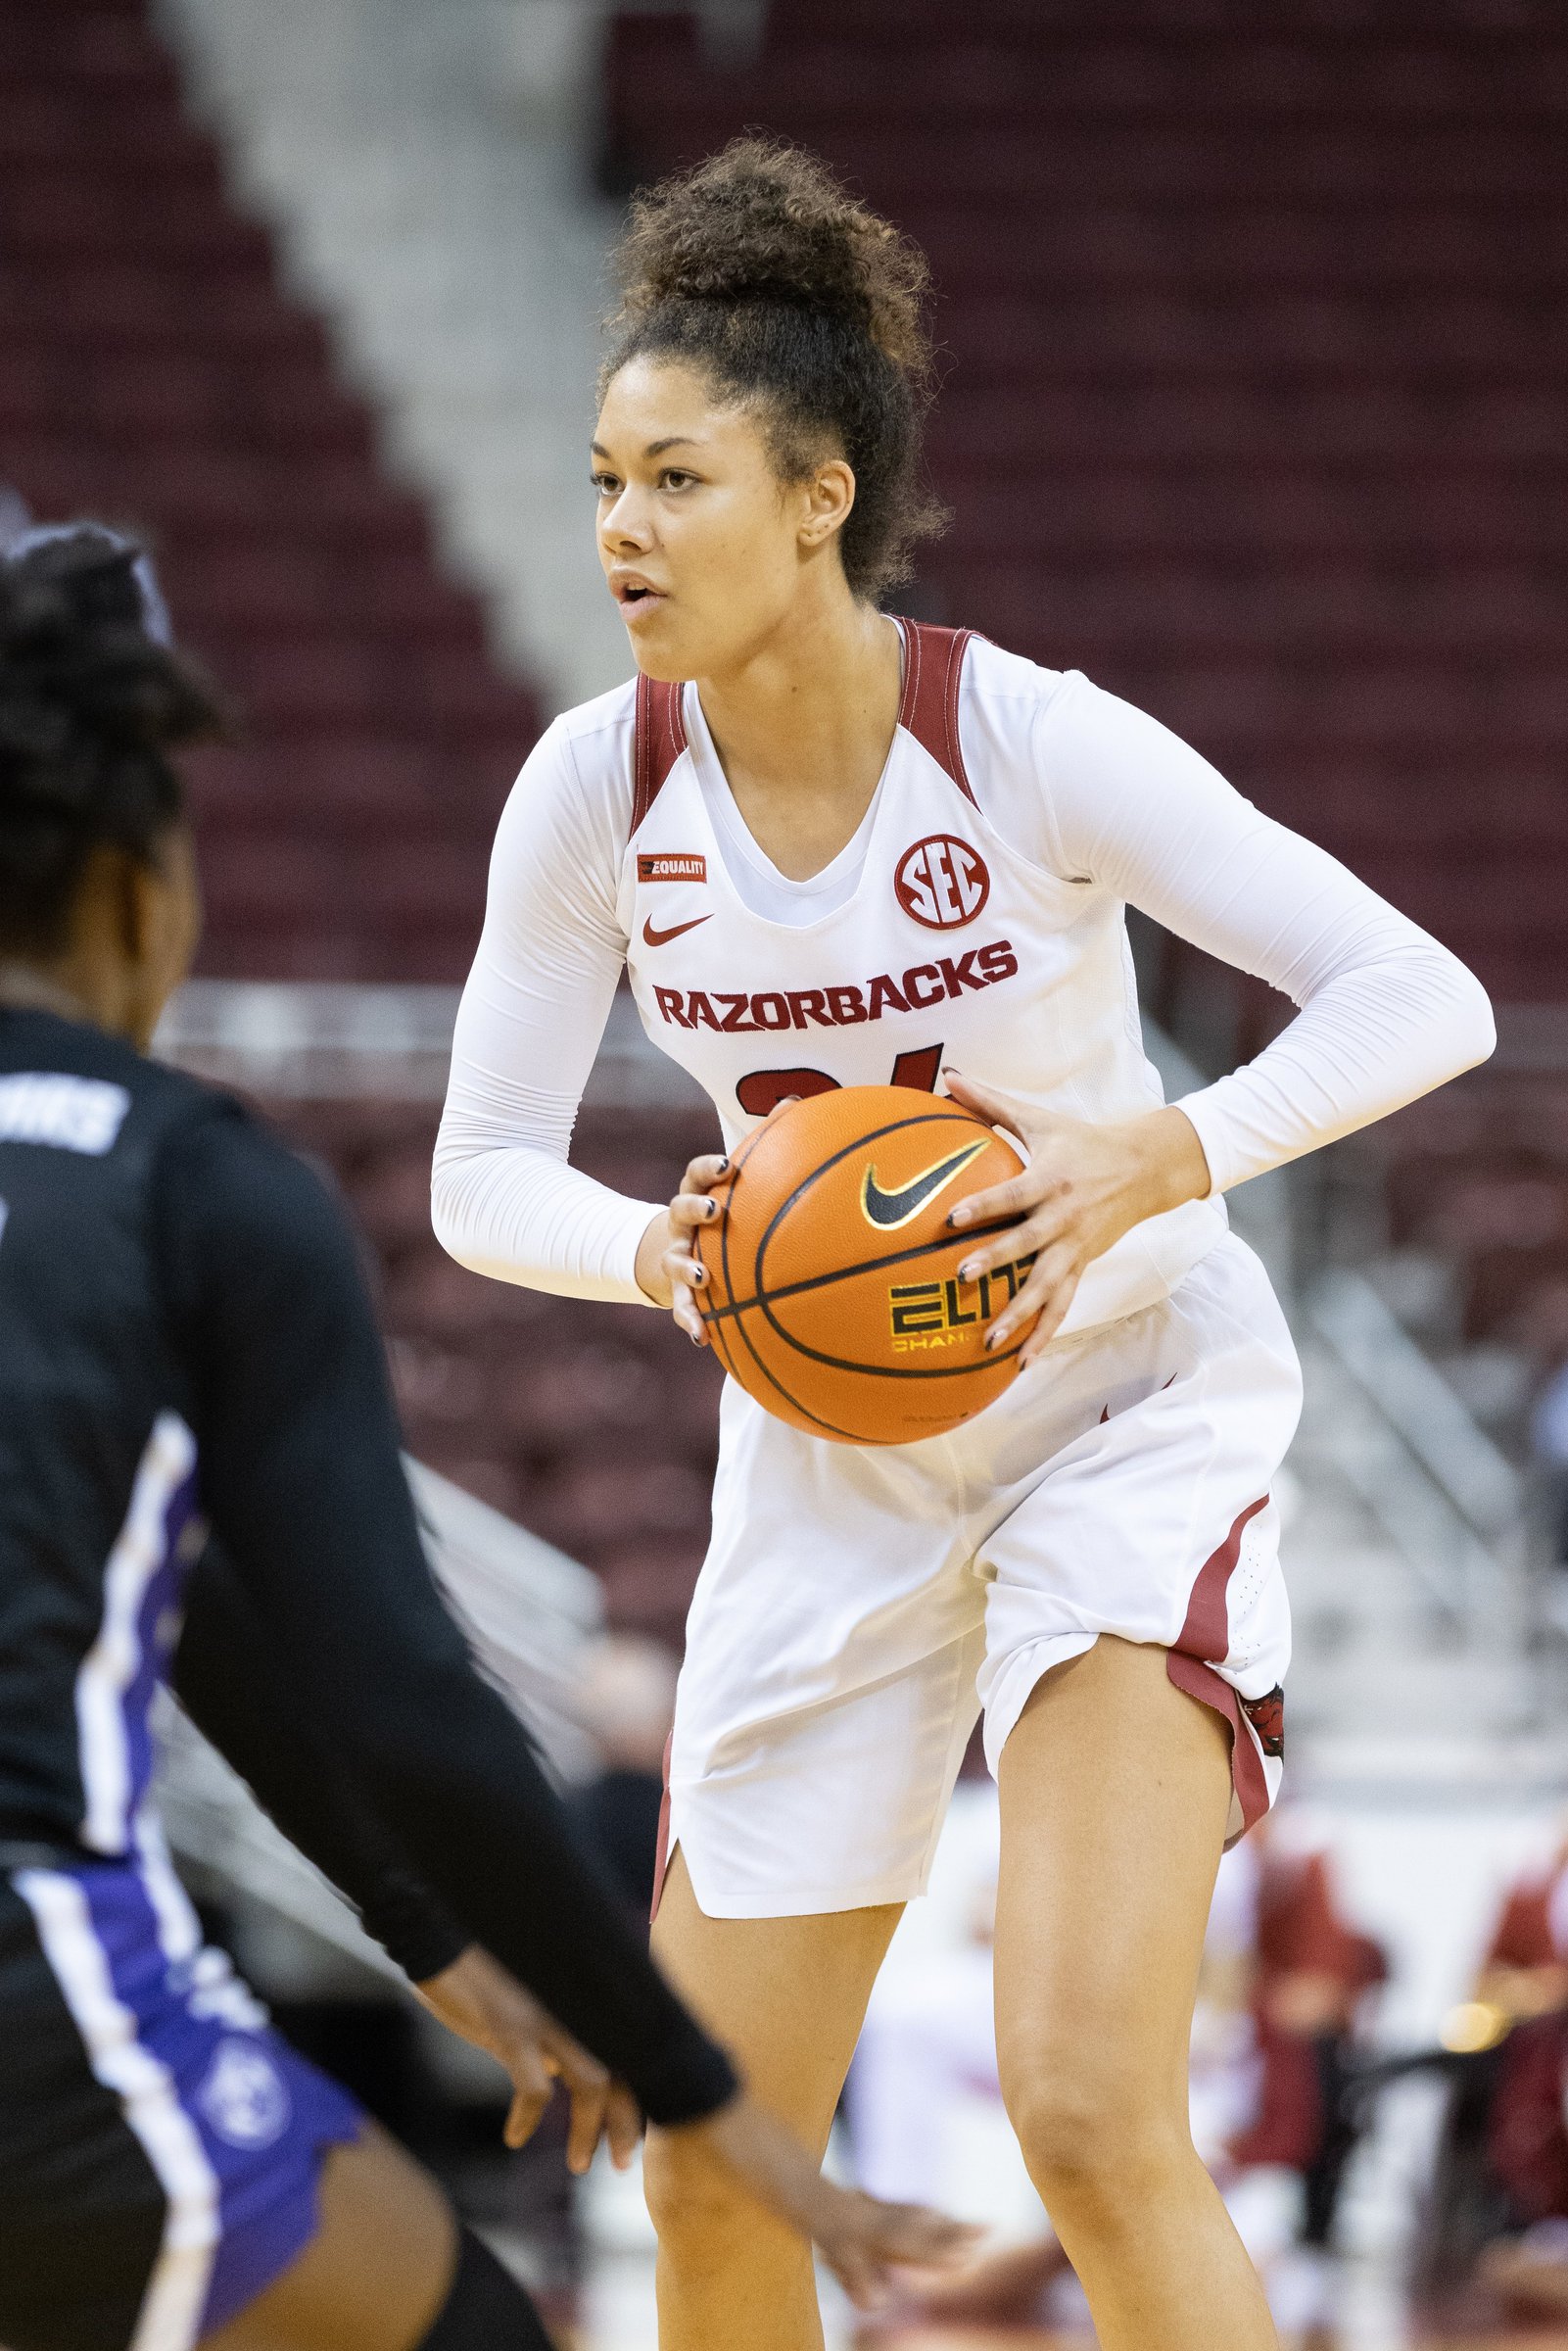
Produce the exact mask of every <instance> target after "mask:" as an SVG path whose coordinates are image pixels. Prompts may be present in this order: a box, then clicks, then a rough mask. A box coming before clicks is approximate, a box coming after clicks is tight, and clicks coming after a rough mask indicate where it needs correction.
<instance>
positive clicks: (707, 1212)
mask: <svg viewBox="0 0 1568 2351" xmlns="http://www.w3.org/2000/svg"><path fill="white" fill-rule="evenodd" d="M718 1213H719V1203H718V1202H717V1200H715V1199H712V1198H711V1197H710V1198H709V1199H707V1200H706V1201H704V1203H703V1207H702V1214H703V1215H704V1216H705V1217H706V1218H707V1219H708V1220H709V1222H710V1223H711V1222H712V1220H713V1219H714V1218H715V1217H716V1216H717V1215H718Z"/></svg>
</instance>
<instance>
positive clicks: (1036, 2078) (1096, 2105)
mask: <svg viewBox="0 0 1568 2351" xmlns="http://www.w3.org/2000/svg"><path fill="white" fill-rule="evenodd" d="M1003 2095H1004V2098H1005V2101H1006V2104H1007V2110H1008V2116H1009V2119H1010V2120H1011V2122H1012V2124H1013V2128H1014V2130H1015V2131H1016V2132H1017V2134H1018V2138H1019V2144H1020V2145H1021V2147H1022V2150H1023V2157H1024V2161H1025V2162H1026V2163H1027V2165H1028V2168H1029V2174H1030V2177H1031V2178H1032V2180H1033V2181H1034V2183H1035V2185H1036V2186H1037V2187H1038V2188H1039V2190H1040V2193H1041V2195H1042V2196H1043V2197H1044V2199H1045V2202H1046V2205H1047V2208H1048V2209H1050V2208H1052V2207H1056V2208H1057V2209H1061V2208H1062V2207H1064V2206H1069V2205H1070V2206H1076V2207H1080V2208H1085V2209H1091V2208H1094V2207H1096V2206H1099V2205H1102V2204H1110V2205H1114V2206H1116V2207H1117V2208H1119V2209H1126V2208H1127V2205H1128V2200H1129V2198H1135V2197H1136V2194H1137V2191H1138V2190H1139V2187H1140V2185H1142V2186H1146V2187H1147V2188H1148V2190H1149V2192H1151V2193H1157V2192H1158V2190H1159V2183H1160V2182H1161V2180H1162V2178H1163V2176H1164V2174H1165V2173H1166V2172H1167V2170H1168V2169H1169V2167H1170V2165H1171V2164H1172V2163H1175V2162H1179V2161H1180V2160H1181V2158H1182V2155H1183V2153H1184V2151H1185V2150H1186V2149H1187V2148H1188V2147H1189V2146H1190V2141H1189V2140H1188V2137H1187V2131H1186V2125H1185V2121H1184V2120H1181V2119H1179V2118H1176V2117H1174V2116H1173V2115H1172V2114H1171V2112H1170V2111H1169V2101H1168V2099H1166V2098H1165V2097H1164V2096H1163V2095H1159V2094H1157V2093H1156V2092H1155V2091H1154V2089H1153V2088H1152V2087H1151V2086H1150V2085H1149V2083H1148V2082H1146V2081H1144V2080H1142V2079H1140V2078H1139V2076H1138V2075H1136V2074H1135V2073H1134V2072H1133V2071H1132V2069H1131V2068H1129V2067H1126V2066H1123V2065H1119V2064H1117V2063H1116V2062H1115V2061H1114V2060H1112V2061H1110V2062H1108V2061H1107V2060H1106V2059H1105V2057H1104V2056H1103V2054H1102V2053H1101V2052H1099V2051H1093V2050H1084V2051H1081V2052H1072V2053H1069V2054H1058V2055H1054V2056H1052V2057H1049V2058H1046V2059H1038V2060H1036V2059H1030V2060H1024V2061H1023V2062H1022V2063H1021V2064H1018V2065H1015V2066H1013V2067H1011V2068H1009V2069H1008V2071H1007V2073H1006V2074H1005V2075H1004V2079H1003Z"/></svg>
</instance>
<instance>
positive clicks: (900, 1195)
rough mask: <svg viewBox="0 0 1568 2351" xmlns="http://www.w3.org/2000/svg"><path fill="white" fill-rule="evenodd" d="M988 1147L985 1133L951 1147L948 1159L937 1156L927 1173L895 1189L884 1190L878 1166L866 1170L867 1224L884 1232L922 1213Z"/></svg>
mask: <svg viewBox="0 0 1568 2351" xmlns="http://www.w3.org/2000/svg"><path fill="white" fill-rule="evenodd" d="M984 1149H985V1138H984V1136H983V1135H982V1136H981V1138H980V1140H979V1141H978V1142H977V1143H966V1144H965V1145H964V1148H963V1149H962V1150H961V1151H950V1152H949V1153H948V1154H947V1157H946V1158H945V1159H939V1160H937V1162H936V1164H935V1166H934V1167H929V1168H927V1170H926V1173H925V1174H924V1176H914V1177H912V1178H911V1180H910V1181H909V1182H908V1183H901V1184H900V1185H899V1187H898V1189H897V1191H896V1192H884V1191H883V1190H882V1187H881V1185H880V1184H879V1182H878V1180H877V1170H876V1168H875V1166H873V1167H869V1168H868V1169H867V1170H866V1176H865V1181H864V1182H863V1183H862V1184H861V1187H860V1205H861V1211H862V1213H863V1215H864V1216H865V1219H866V1222H867V1223H868V1224H875V1225H877V1226H878V1227H879V1230H881V1231H882V1232H892V1231H895V1230H896V1229H897V1227H898V1226H899V1225H900V1224H907V1223H909V1222H910V1220H911V1218H912V1217H917V1216H919V1214H920V1212H921V1210H922V1209H923V1208H924V1207H925V1206H926V1203H927V1200H934V1199H935V1197H936V1195H937V1193H938V1192H944V1191H946V1189H947V1187H948V1185H949V1184H950V1183H951V1182H952V1181H953V1179H954V1177H955V1176H961V1175H962V1174H963V1172H964V1170H965V1169H966V1168H967V1167H968V1166H969V1164H970V1162H971V1160H974V1159H978V1158H979V1156H980V1153H981V1152H982V1151H983V1150H984Z"/></svg>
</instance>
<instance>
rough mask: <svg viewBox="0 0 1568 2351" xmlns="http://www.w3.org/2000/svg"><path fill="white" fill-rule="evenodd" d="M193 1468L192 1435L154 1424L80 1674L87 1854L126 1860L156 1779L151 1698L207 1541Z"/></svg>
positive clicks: (170, 1420)
mask: <svg viewBox="0 0 1568 2351" xmlns="http://www.w3.org/2000/svg"><path fill="white" fill-rule="evenodd" d="M196 1467H197V1448H196V1439H195V1437H194V1436H193V1435H192V1434H191V1431H190V1430H189V1429H188V1428H187V1427H186V1425H185V1423H184V1421H183V1420H182V1419H181V1418H180V1416H179V1415H178V1414H177V1413H163V1414H160V1415H159V1417H158V1420H157V1422H156V1423H155V1425H154V1428H153V1433H152V1435H151V1436H150V1437H149V1438H148V1440H147V1449H146V1451H145V1452H144V1453H143V1455H142V1458H141V1463H140V1464H139V1466H138V1468H137V1471H136V1478H135V1483H134V1485H133V1486H132V1489H131V1498H130V1508H129V1510H128V1511H126V1513H125V1522H124V1525H123V1526H122V1527H121V1528H120V1531H119V1537H118V1538H117V1540H116V1543H115V1547H114V1549H113V1551H112V1552H111V1553H110V1555H109V1559H108V1562H107V1564H106V1566H105V1569H104V1613H103V1620H102V1623H101V1624H100V1626H99V1631H98V1638H97V1640H96V1641H95V1642H94V1643H93V1645H92V1648H91V1649H90V1650H89V1651H88V1652H87V1655H86V1656H85V1657H84V1658H83V1659H82V1662H81V1665H80V1667H79V1668H78V1670H77V1674H76V1694H75V1695H76V1738H77V1750H78V1756H79V1763H80V1770H81V1785H82V1793H83V1796H84V1798H85V1803H86V1808H85V1811H84V1812H83V1815H82V1822H81V1829H80V1837H81V1842H82V1844H83V1845H84V1846H86V1847H87V1848H88V1849H89V1851H91V1852H95V1853H111V1854H119V1853H124V1852H125V1851H127V1850H128V1848H129V1846H130V1842H131V1824H132V1821H133V1819H134V1817H135V1814H136V1812H137V1810H138V1808H139V1806H140V1803H141V1799H142V1797H143V1795H144V1794H145V1792H146V1788H147V1783H148V1781H149V1779H150V1778H151V1776H152V1759H153V1758H152V1735H151V1731H150V1728H149V1715H150V1711H151V1708H152V1703H153V1698H154V1695H155V1693H156V1691H157V1687H158V1682H159V1679H160V1676H161V1674H162V1672H163V1670H164V1668H165V1666H166V1663H167V1660H168V1658H169V1656H170V1655H172V1653H173V1649H174V1646H175V1643H176V1642H177V1640H178V1637H179V1621H180V1594H181V1588H182V1586H183V1584H184V1580H185V1576H186V1574H187V1573H188V1571H189V1569H190V1567H191V1565H192V1563H193V1561H194V1560H195V1559H196V1558H197V1557H198V1555H199V1554H200V1552H201V1550H202V1548H203V1546H204V1544H205V1543H206V1540H207V1528H206V1525H205V1522H204V1521H203V1519H202V1517H201V1514H200V1512H199V1511H198V1510H197V1506H196Z"/></svg>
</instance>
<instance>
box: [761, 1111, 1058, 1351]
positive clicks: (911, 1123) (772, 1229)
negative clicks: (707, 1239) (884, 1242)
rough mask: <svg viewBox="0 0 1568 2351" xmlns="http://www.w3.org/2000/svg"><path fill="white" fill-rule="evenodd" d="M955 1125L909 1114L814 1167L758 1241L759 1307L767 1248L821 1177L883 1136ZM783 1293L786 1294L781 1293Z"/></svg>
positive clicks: (933, 1115)
mask: <svg viewBox="0 0 1568 2351" xmlns="http://www.w3.org/2000/svg"><path fill="white" fill-rule="evenodd" d="M964 1115H966V1116H967V1115H968V1114H964ZM952 1126H953V1117H952V1113H951V1112H948V1113H946V1114H945V1115H944V1114H943V1113H942V1112H941V1111H936V1110H923V1111H921V1112H920V1113H919V1114H916V1113H914V1112H911V1114H910V1115H909V1117H908V1118H904V1119H889V1121H888V1123H887V1125H886V1126H885V1127H877V1128H873V1129H872V1131H871V1133H870V1134H858V1135H856V1137H855V1139H854V1141H853V1142H852V1143H845V1144H844V1146H843V1148H842V1150H839V1151H835V1152H834V1153H833V1155H832V1158H831V1159H825V1160H824V1161H823V1163H822V1165H821V1167H819V1168H813V1170H812V1172H811V1174H810V1175H809V1176H803V1177H802V1178H801V1180H800V1182H799V1183H797V1184H796V1186H795V1188H794V1190H793V1191H792V1192H791V1193H790V1195H789V1197H788V1199H787V1200H785V1201H784V1202H783V1203H782V1204H781V1206H780V1207H779V1208H778V1209H777V1210H776V1212H775V1214H774V1216H773V1218H772V1219H771V1221H770V1223H769V1224H768V1227H767V1229H766V1231H765V1232H764V1233H763V1235H762V1238H761V1239H760V1240H759V1241H758V1243H757V1254H756V1258H755V1261H754V1262H755V1265H756V1270H757V1293H756V1294H757V1299H758V1302H759V1304H760V1303H762V1301H763V1300H764V1299H765V1298H766V1295H767V1291H766V1285H765V1283H764V1281H763V1273H762V1269H763V1261H764V1259H765V1258H766V1257H767V1254H768V1246H769V1243H770V1242H771V1241H772V1239H773V1237H774V1234H775V1233H776V1232H777V1231H778V1229H779V1227H780V1225H781V1224H782V1223H784V1219H785V1217H786V1216H787V1215H788V1214H789V1211H790V1210H791V1209H792V1208H793V1207H794V1206H795V1203H796V1202H797V1201H799V1200H803V1199H804V1198H805V1196H806V1194H807V1192H809V1191H810V1189H811V1187H812V1185H813V1184H814V1183H820V1182H821V1180H822V1178H823V1177H824V1176H829V1175H831V1174H832V1171H833V1169H834V1168H836V1167H839V1166H841V1165H842V1163H843V1162H844V1161H845V1160H846V1159H853V1157H854V1155H855V1153H856V1152H857V1151H864V1150H866V1149H868V1148H869V1147H870V1145H871V1144H873V1143H879V1142H880V1141H881V1139H882V1137H883V1136H884V1135H888V1134H903V1133H905V1132H906V1131H907V1130H908V1129H909V1128H911V1127H946V1128H948V1129H949V1130H951V1128H952ZM1019 1222H1022V1219H1020V1220H1019ZM1003 1229H1006V1227H1003ZM965 1237H966V1239H972V1238H974V1235H973V1234H966V1236H965ZM929 1246H931V1244H927V1247H929ZM920 1254H925V1252H924V1251H923V1252H920ZM900 1262H902V1261H901V1260H900V1259H898V1258H890V1259H888V1260H887V1261H886V1263H888V1264H890V1265H897V1264H899V1263H900ZM869 1270H870V1271H873V1272H875V1271H879V1268H878V1267H877V1266H876V1265H873V1266H872V1267H871V1268H870V1269H869ZM856 1271H857V1272H864V1271H868V1269H867V1268H866V1267H857V1268H856ZM839 1278H841V1276H839ZM729 1286H730V1284H729V1277H728V1269H727V1271H726V1279H725V1287H726V1289H728V1288H729ZM811 1286H812V1287H814V1288H815V1287H820V1286H821V1283H820V1281H818V1282H815V1283H813V1284H812V1285H811ZM781 1294H783V1293H781ZM763 1312H764V1314H767V1307H766V1305H763ZM768 1319H769V1321H770V1322H772V1321H773V1318H772V1316H771V1315H769V1316H768ZM774 1327H775V1329H778V1325H777V1324H774ZM779 1336H780V1337H781V1338H784V1337H786V1336H787V1334H786V1333H785V1332H784V1331H783V1330H780V1331H779ZM789 1343H790V1344H791V1345H793V1343H794V1342H793V1341H792V1340H791V1341H790V1342H789Z"/></svg>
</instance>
